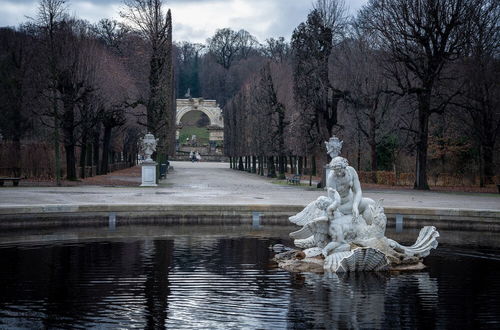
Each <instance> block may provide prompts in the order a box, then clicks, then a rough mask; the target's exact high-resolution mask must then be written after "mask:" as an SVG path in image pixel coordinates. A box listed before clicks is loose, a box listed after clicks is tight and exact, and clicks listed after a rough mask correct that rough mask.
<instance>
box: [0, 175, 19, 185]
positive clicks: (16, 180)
mask: <svg viewBox="0 0 500 330" xmlns="http://www.w3.org/2000/svg"><path fill="white" fill-rule="evenodd" d="M20 180H21V178H5V177H0V186H3V183H4V182H5V181H12V184H13V185H14V186H19V181H20Z"/></svg>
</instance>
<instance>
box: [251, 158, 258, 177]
mask: <svg viewBox="0 0 500 330" xmlns="http://www.w3.org/2000/svg"><path fill="white" fill-rule="evenodd" d="M252 173H257V157H255V156H252Z"/></svg>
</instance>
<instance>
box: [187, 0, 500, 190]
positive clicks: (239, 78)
mask: <svg viewBox="0 0 500 330" xmlns="http://www.w3.org/2000/svg"><path fill="white" fill-rule="evenodd" d="M499 13H500V10H499V3H498V1H492V0H472V1H465V0H437V1H424V0H415V1H414V0H412V1H408V0H371V1H369V2H368V3H367V4H366V5H365V6H364V7H363V8H362V9H361V10H360V11H359V12H358V13H357V14H356V15H355V16H349V15H348V11H347V10H346V7H345V4H344V2H343V1H341V0H317V1H316V2H314V4H313V8H312V10H311V11H310V12H309V14H308V15H307V19H306V20H305V21H304V22H303V23H301V24H299V25H298V26H297V27H296V28H295V30H294V31H293V34H292V38H291V41H290V42H289V43H288V42H286V41H285V39H284V38H278V39H272V38H271V39H268V40H266V42H265V43H264V44H259V43H258V42H257V41H256V39H255V38H253V37H251V36H250V35H248V33H246V32H245V31H240V32H235V31H232V30H230V29H222V30H219V31H217V33H216V34H215V36H214V37H212V38H210V39H209V40H208V41H207V44H206V45H198V46H195V45H191V47H192V48H191V49H192V50H193V54H195V56H194V57H191V58H192V59H194V61H192V62H191V63H192V64H191V65H188V66H187V67H189V68H190V70H191V71H190V73H189V75H186V76H184V78H183V79H185V80H184V81H188V80H189V79H188V77H193V74H192V72H193V71H192V70H194V69H195V68H196V66H198V67H199V68H200V69H199V70H198V76H197V79H198V83H196V84H192V86H195V85H196V86H197V87H196V88H199V89H200V90H201V91H202V92H203V93H204V96H205V97H212V98H216V99H217V100H218V102H219V103H220V104H222V105H223V111H224V125H225V152H226V154H227V155H228V156H229V157H230V160H231V166H232V167H233V168H237V169H245V170H248V171H252V172H259V173H260V174H262V175H264V172H263V169H264V168H266V170H267V175H268V176H272V177H274V176H278V177H281V178H283V177H284V176H285V172H286V171H287V170H291V171H292V172H294V173H295V172H297V173H304V172H306V169H308V171H309V174H318V175H320V176H321V175H322V166H323V165H324V164H325V163H326V162H327V161H328V159H327V156H326V154H325V151H324V141H327V140H328V138H329V137H330V136H331V135H333V134H336V135H338V136H340V137H341V138H343V139H344V140H345V141H346V143H344V146H345V147H344V151H345V153H346V154H347V156H348V158H349V159H350V161H351V163H352V164H353V166H355V167H357V168H358V170H368V171H370V172H371V174H372V177H371V179H372V181H374V182H377V173H376V171H380V170H390V171H396V172H402V171H406V172H413V173H414V175H413V180H414V187H415V188H417V189H428V188H429V183H428V181H429V171H431V174H433V176H434V177H437V176H438V174H440V173H446V172H447V173H463V174H468V173H479V174H480V175H479V184H480V185H481V186H483V185H485V184H490V183H493V180H494V176H495V174H497V168H498V166H497V165H498V162H499V159H498V156H495V155H498V154H499V153H498V137H499V134H498V133H499V132H500V111H499V100H500V86H499V80H498V75H499V73H500V62H499V52H498V51H499V49H498V45H499V44H500V43H499V40H500V38H499V24H498V23H499ZM188 46H189V45H188V44H184V45H182V47H184V48H185V47H188ZM200 49H205V53H204V54H203V56H201V57H200V55H199V54H200ZM205 63H209V64H210V65H208V64H205ZM183 65H184V66H183ZM179 67H180V72H179V73H180V74H181V75H182V74H183V72H184V71H183V68H184V67H186V65H185V63H180V65H179ZM204 84H207V85H208V86H204ZM412 159H413V161H412ZM411 162H413V164H411Z"/></svg>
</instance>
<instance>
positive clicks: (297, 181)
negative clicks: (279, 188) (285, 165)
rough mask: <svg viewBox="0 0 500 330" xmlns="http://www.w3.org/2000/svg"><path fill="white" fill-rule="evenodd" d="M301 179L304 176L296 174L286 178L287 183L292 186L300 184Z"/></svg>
mask: <svg viewBox="0 0 500 330" xmlns="http://www.w3.org/2000/svg"><path fill="white" fill-rule="evenodd" d="M301 179H302V175H298V174H295V175H294V176H291V177H288V178H286V182H287V183H291V184H300V180H301Z"/></svg>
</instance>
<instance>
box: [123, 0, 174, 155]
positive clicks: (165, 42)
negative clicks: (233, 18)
mask: <svg viewBox="0 0 500 330" xmlns="http://www.w3.org/2000/svg"><path fill="white" fill-rule="evenodd" d="M124 2H125V5H126V6H127V8H126V10H125V11H122V12H120V15H121V16H122V17H123V18H124V19H126V20H127V21H128V22H129V23H131V24H132V28H134V29H135V30H136V31H137V32H138V33H140V34H141V35H142V36H143V38H145V39H146V40H147V41H148V43H149V46H150V60H149V63H150V71H149V95H148V100H147V102H146V108H147V128H148V130H149V131H151V132H152V133H153V134H155V135H158V136H159V137H160V145H159V151H158V153H159V154H164V157H166V153H167V152H168V150H173V145H174V141H172V139H171V138H169V136H170V135H169V134H170V133H169V132H170V130H172V129H173V127H174V125H175V123H171V122H170V121H171V120H172V118H175V109H174V100H173V97H174V94H173V68H172V17H171V13H170V9H169V10H168V11H167V12H166V13H165V11H164V3H163V1H162V0H125V1H124ZM167 131H168V132H167ZM162 157H163V156H162Z"/></svg>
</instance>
